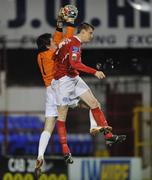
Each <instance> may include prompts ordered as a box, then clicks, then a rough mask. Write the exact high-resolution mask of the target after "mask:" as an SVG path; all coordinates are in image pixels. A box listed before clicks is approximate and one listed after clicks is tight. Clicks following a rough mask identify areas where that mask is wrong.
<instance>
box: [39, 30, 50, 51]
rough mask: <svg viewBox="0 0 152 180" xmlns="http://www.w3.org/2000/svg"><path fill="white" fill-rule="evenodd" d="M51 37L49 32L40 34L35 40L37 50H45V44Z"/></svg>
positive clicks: (47, 43) (48, 42) (48, 43)
mask: <svg viewBox="0 0 152 180" xmlns="http://www.w3.org/2000/svg"><path fill="white" fill-rule="evenodd" d="M51 38H52V34H49V33H44V34H42V35H40V36H39V37H38V38H37V40H36V44H37V47H38V51H45V50H47V46H49V45H50V39H51Z"/></svg>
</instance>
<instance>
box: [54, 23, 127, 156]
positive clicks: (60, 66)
mask: <svg viewBox="0 0 152 180" xmlns="http://www.w3.org/2000/svg"><path fill="white" fill-rule="evenodd" d="M93 31H94V27H93V26H92V25H90V24H88V23H82V24H81V25H80V26H79V27H78V33H77V35H75V36H73V37H71V38H68V39H65V40H64V41H62V42H61V43H60V44H59V46H58V49H57V50H56V52H55V58H54V59H55V61H56V63H57V65H56V70H55V75H54V78H55V80H56V83H55V84H54V85H53V89H54V90H55V92H56V93H57V94H56V98H57V104H58V121H57V124H58V134H59V136H60V141H61V144H62V148H63V149H64V151H65V153H66V151H68V149H67V147H68V146H67V143H66V142H67V140H66V130H65V121H66V116H67V112H68V104H70V103H72V102H73V101H76V100H77V101H79V99H81V100H83V101H84V102H85V103H86V104H87V105H88V106H89V108H90V111H91V113H92V115H93V118H94V119H95V121H96V124H97V126H98V127H100V128H98V127H97V131H102V132H103V134H104V137H105V141H106V144H109V145H111V144H113V143H117V142H122V141H124V140H125V139H126V135H113V134H112V132H111V130H112V128H111V127H110V126H108V123H107V120H106V118H105V116H104V113H103V112H102V110H101V108H100V107H99V102H98V101H97V99H96V98H95V96H94V95H93V93H92V92H91V90H90V88H89V87H88V85H87V84H86V83H85V82H84V81H83V80H82V79H81V77H80V76H79V71H83V72H86V73H89V74H92V75H94V76H96V77H97V78H98V79H103V78H105V74H104V73H103V72H102V71H97V70H96V69H94V68H91V67H89V66H86V65H85V64H83V63H82V62H81V44H82V43H86V42H89V41H91V40H92V38H93Z"/></svg>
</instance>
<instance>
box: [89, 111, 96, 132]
mask: <svg viewBox="0 0 152 180" xmlns="http://www.w3.org/2000/svg"><path fill="white" fill-rule="evenodd" d="M89 117H90V129H92V128H94V127H97V123H96V121H95V119H94V117H93V114H92V112H91V110H90V111H89Z"/></svg>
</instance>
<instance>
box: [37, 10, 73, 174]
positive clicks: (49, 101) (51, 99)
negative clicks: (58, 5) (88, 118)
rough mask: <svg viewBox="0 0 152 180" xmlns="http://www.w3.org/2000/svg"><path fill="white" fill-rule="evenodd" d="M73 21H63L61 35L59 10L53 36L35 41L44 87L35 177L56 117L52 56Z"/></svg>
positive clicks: (46, 35)
mask: <svg viewBox="0 0 152 180" xmlns="http://www.w3.org/2000/svg"><path fill="white" fill-rule="evenodd" d="M74 20H75V18H67V19H64V21H65V23H66V26H67V27H66V32H65V34H63V17H62V14H61V10H60V12H59V16H58V19H57V27H56V31H55V33H54V34H53V36H52V35H51V34H49V33H44V34H42V35H40V36H39V37H38V38H37V41H36V43H37V46H38V56H37V61H38V65H39V68H40V71H41V74H42V77H43V81H44V84H45V86H46V107H45V126H44V130H43V132H42V133H41V136H40V140H39V147H38V157H37V160H36V167H35V175H36V176H37V177H38V176H39V175H40V172H41V167H42V164H43V160H44V153H45V150H46V147H47V145H48V142H49V140H50V137H51V134H52V131H53V129H54V126H55V120H56V117H57V116H58V112H57V107H56V100H55V94H54V92H53V90H52V87H51V84H52V83H53V78H54V70H55V65H56V64H55V61H54V60H53V55H54V52H55V50H56V48H57V45H58V44H59V42H61V40H62V39H63V38H68V37H71V36H72V35H73V33H74V30H75V28H74ZM66 151H67V153H68V154H65V156H68V157H70V155H71V154H70V150H69V148H68V147H66ZM67 163H73V160H72V158H69V159H68V162H67Z"/></svg>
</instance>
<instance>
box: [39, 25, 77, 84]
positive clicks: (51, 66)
mask: <svg viewBox="0 0 152 180" xmlns="http://www.w3.org/2000/svg"><path fill="white" fill-rule="evenodd" d="M73 33H74V27H71V26H68V27H67V28H66V33H65V35H64V37H63V33H62V32H60V31H55V33H54V36H53V41H54V42H55V43H56V45H58V44H59V43H60V42H61V40H62V39H63V38H68V37H71V36H72V35H73ZM55 50H56V49H48V50H46V51H43V52H40V53H39V54H38V57H37V61H38V65H39V68H40V71H41V74H42V78H43V81H44V84H45V86H46V87H47V86H50V85H51V81H52V79H53V78H54V73H55V61H54V60H53V55H54V52H55Z"/></svg>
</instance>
